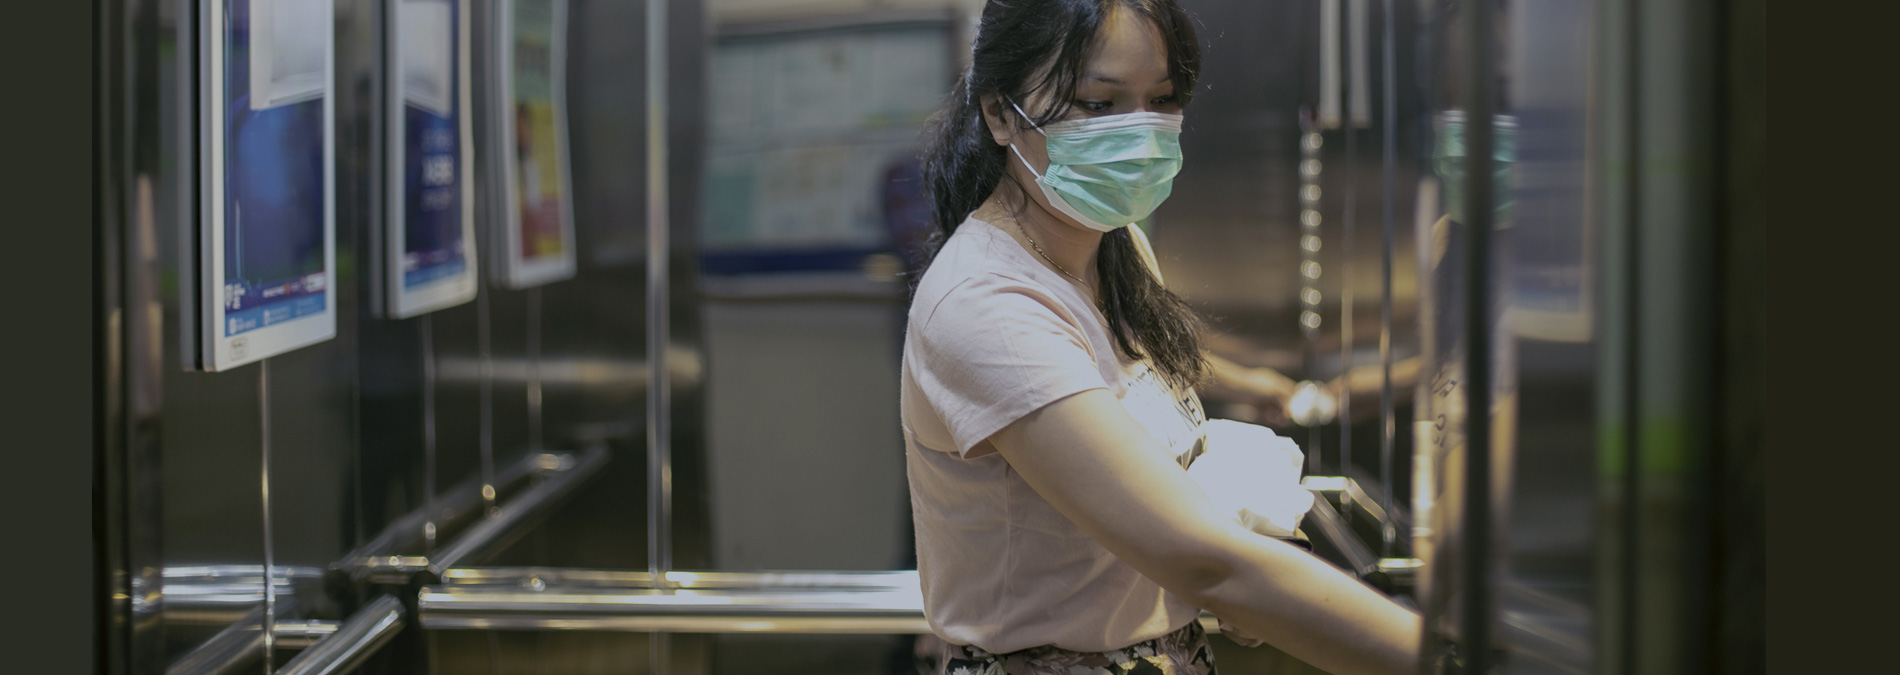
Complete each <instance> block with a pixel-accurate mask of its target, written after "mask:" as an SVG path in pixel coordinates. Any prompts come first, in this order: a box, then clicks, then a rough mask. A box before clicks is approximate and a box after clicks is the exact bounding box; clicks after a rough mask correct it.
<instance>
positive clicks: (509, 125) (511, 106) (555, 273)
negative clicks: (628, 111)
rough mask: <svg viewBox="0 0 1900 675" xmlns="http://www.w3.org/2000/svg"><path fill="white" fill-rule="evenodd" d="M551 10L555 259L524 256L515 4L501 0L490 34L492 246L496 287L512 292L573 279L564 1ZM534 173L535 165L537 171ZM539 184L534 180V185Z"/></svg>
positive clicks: (554, 2) (512, 0)
mask: <svg viewBox="0 0 1900 675" xmlns="http://www.w3.org/2000/svg"><path fill="white" fill-rule="evenodd" d="M548 4H549V5H550V7H551V9H552V10H553V16H552V17H551V23H550V24H549V26H548V33H547V35H546V36H545V37H546V39H547V45H548V52H547V55H546V57H547V73H548V100H547V101H546V103H547V105H548V108H549V110H548V111H547V114H548V115H549V116H550V117H551V118H552V119H551V120H550V122H551V126H552V131H553V134H552V135H553V138H552V139H551V140H552V142H553V146H554V147H553V151H554V152H553V154H554V158H553V164H554V166H553V170H554V173H555V176H556V183H555V184H556V185H558V186H559V189H560V195H559V198H558V201H557V203H556V207H557V208H558V209H559V215H558V220H559V241H560V249H561V250H560V253H559V254H558V255H548V256H531V255H529V251H527V242H526V241H525V240H526V237H524V236H523V226H524V223H525V220H526V219H524V218H523V202H524V200H525V199H526V195H524V192H526V190H524V189H523V186H522V183H523V182H524V180H525V178H527V176H526V173H525V172H524V171H523V168H522V162H521V157H520V155H519V152H518V150H516V148H517V145H518V142H519V133H520V128H519V120H518V117H519V115H518V114H517V113H516V110H517V106H518V104H520V103H522V99H521V98H520V96H518V91H517V87H516V85H517V82H516V70H517V69H518V68H519V66H520V63H519V61H518V59H517V56H518V55H517V53H516V45H517V44H518V43H519V42H520V38H521V37H522V35H521V33H520V30H519V26H518V25H517V23H516V20H515V19H516V14H517V8H518V7H519V6H520V3H519V2H517V0H502V1H501V2H500V3H498V4H497V12H496V18H497V21H496V22H495V25H496V31H495V34H494V40H495V50H494V52H493V53H494V54H495V55H496V59H495V63H496V65H497V67H496V68H495V69H494V71H495V73H494V81H495V87H494V91H495V101H494V103H495V115H494V118H495V124H494V125H493V126H494V145H493V147H494V148H495V151H494V153H493V155H494V157H495V158H496V160H497V161H498V162H499V164H500V166H499V168H498V172H497V175H499V176H500V177H501V179H502V184H503V189H502V190H500V191H499V193H500V197H501V202H502V203H501V204H500V208H499V209H498V211H499V213H500V216H501V217H500V218H498V219H496V221H494V222H496V223H497V224H498V225H499V227H497V228H495V230H496V232H495V235H496V239H497V242H496V243H497V245H498V246H499V248H500V250H501V253H502V255H501V261H502V264H501V265H499V266H498V268H499V270H498V271H499V272H500V274H499V279H498V280H499V281H500V282H501V284H502V285H504V286H506V287H508V288H511V289H523V288H529V287H533V286H540V285H543V284H547V283H551V282H555V281H561V280H563V279H570V278H573V276H574V274H575V272H576V262H575V260H576V254H575V242H574V182H573V177H572V171H571V167H570V166H569V158H570V157H571V155H570V153H569V146H568V122H567V9H568V8H567V1H566V0H548ZM536 170H537V172H539V164H538V163H537V166H536ZM537 181H538V179H537Z"/></svg>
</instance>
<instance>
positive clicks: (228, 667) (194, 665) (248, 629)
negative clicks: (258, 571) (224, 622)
mask: <svg viewBox="0 0 1900 675" xmlns="http://www.w3.org/2000/svg"><path fill="white" fill-rule="evenodd" d="M252 604H253V605H260V604H261V603H259V602H255V601H254V602H253V603H252ZM275 609H276V611H277V612H278V618H279V619H280V620H281V619H282V618H286V617H288V616H291V615H294V614H295V613H296V601H295V600H291V599H288V598H286V599H285V601H284V602H280V603H276V606H275ZM264 630H265V625H264V608H263V607H261V606H258V607H257V608H256V609H253V610H251V611H249V612H246V613H245V614H244V615H243V616H241V617H238V619H237V621H234V622H232V623H231V625H229V626H226V627H225V628H224V630H220V631H218V632H217V634H215V635H212V636H211V637H210V639H207V640H205V641H204V642H202V643H199V645H198V646H197V647H195V648H193V649H192V650H191V651H189V652H186V653H185V654H184V655H183V656H180V657H178V659H177V660H175V661H172V663H171V665H169V666H167V667H166V668H165V675H195V674H200V673H202V674H205V675H213V674H220V673H229V672H234V671H236V670H237V669H238V668H241V667H243V666H246V665H249V664H250V663H251V662H252V661H255V660H257V658H258V657H260V656H263V654H264Z"/></svg>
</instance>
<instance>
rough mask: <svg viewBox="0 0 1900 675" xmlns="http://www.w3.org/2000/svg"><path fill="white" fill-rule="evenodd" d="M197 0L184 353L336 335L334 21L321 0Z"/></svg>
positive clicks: (205, 358) (254, 354) (217, 364)
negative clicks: (195, 157)
mask: <svg viewBox="0 0 1900 675" xmlns="http://www.w3.org/2000/svg"><path fill="white" fill-rule="evenodd" d="M199 9H200V11H199V17H200V20H199V35H200V36H201V39H200V40H199V49H200V53H199V57H200V59H199V82H200V83H202V86H201V87H200V88H199V90H200V93H199V96H200V98H199V109H198V115H197V117H198V123H199V147H198V150H199V153H200V155H199V156H200V160H201V161H200V162H199V171H200V179H201V180H200V184H199V193H200V194H199V209H200V213H199V217H198V219H197V226H198V231H197V244H198V247H199V248H198V260H197V264H196V266H195V267H196V271H197V275H196V276H197V280H198V298H197V302H196V309H197V315H198V316H197V322H196V323H197V327H198V335H197V340H196V342H197V343H198V345H199V351H198V359H197V364H196V365H197V367H198V368H199V369H202V370H208V371H221V370H228V369H231V368H235V367H238V366H242V365H245V364H249V363H252V362H256V361H260V360H263V359H265V358H269V357H271V356H275V355H278V354H282V353H285V352H288V351H292V350H295V349H299V348H302V347H306V346H309V345H312V344H316V343H319V342H323V341H325V340H329V339H331V338H333V337H335V336H336V312H337V296H336V277H337V268H336V131H335V129H336V96H335V93H336V79H335V78H336V75H335V71H336V68H335V58H334V57H335V45H336V35H335V27H334V20H333V18H332V17H333V16H334V6H333V5H332V0H302V1H300V2H299V1H296V0H204V1H203V2H202V3H201V4H200V5H199ZM234 15H235V16H239V17H243V20H244V21H245V24H244V25H243V26H242V27H240V26H238V25H237V20H236V19H234V18H233V16H234ZM309 21H316V22H318V23H319V24H320V27H319V28H317V29H316V30H312V29H311V26H309V25H308V22H309ZM293 26H294V28H293ZM240 28H241V30H242V32H243V34H244V37H243V40H242V45H240V44H239V40H238V39H237V34H238V32H239V30H240ZM284 37H290V38H292V39H290V40H284V41H283V42H284V44H278V42H279V41H280V38H284ZM240 88H241V91H239V92H238V93H235V95H232V94H233V92H234V90H239V89H240ZM257 88H261V89H263V90H262V91H257V90H255V89H257ZM312 106H315V107H314V108H313V107H312ZM317 110H320V111H321V114H320V120H318V119H316V118H318V117H319V116H318V115H316V114H314V113H315V112H316V111H317ZM316 153H320V156H321V161H320V168H317V167H316V166H315V164H316V163H313V162H311V161H310V160H311V159H312V157H311V155H313V154H316ZM313 173H315V174H320V178H319V177H318V176H313V175H311V174H313ZM319 180H320V182H321V183H322V188H321V190H320V191H319V190H312V189H310V188H311V187H313V183H315V182H317V181H319ZM318 192H320V195H318V194H316V193H318ZM312 198H314V200H313V199H312ZM310 201H315V202H316V204H315V205H314V206H312V205H311V204H310V203H309V202H310ZM246 204H251V205H252V206H251V212H252V216H253V218H254V219H256V220H261V221H262V224H263V225H262V227H259V226H255V225H249V223H248V222H247V221H246V219H245V217H244V209H245V205H246ZM313 210H314V211H318V212H319V215H317V217H314V218H313V217H312V215H313V214H312V213H311V211H313ZM260 212H261V216H260V215H259V214H260ZM247 232H249V233H250V235H251V238H252V240H253V241H254V242H255V243H253V244H247V243H246V242H245V235H246V233H247ZM299 237H301V238H299ZM318 247H320V248H321V249H322V253H321V259H322V263H321V268H320V269H309V268H311V267H312V264H311V263H312V262H314V260H313V258H314V257H315V249H316V248H318ZM227 254H229V255H231V256H232V257H233V260H230V261H228V260H226V255H227ZM270 254H276V255H275V256H272V255H270ZM233 261H235V262H233ZM247 263H249V264H250V265H251V266H252V267H253V268H256V269H248V270H247V269H246V265H247Z"/></svg>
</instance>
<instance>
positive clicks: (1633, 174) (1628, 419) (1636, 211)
mask: <svg viewBox="0 0 1900 675" xmlns="http://www.w3.org/2000/svg"><path fill="white" fill-rule="evenodd" d="M1623 11H1625V13H1623V17H1621V19H1623V40H1626V42H1625V48H1623V49H1619V51H1621V53H1623V63H1621V67H1623V68H1621V70H1623V72H1621V76H1623V82H1621V86H1623V95H1625V99H1623V103H1625V108H1623V110H1617V112H1621V116H1623V125H1625V129H1623V139H1621V141H1623V148H1621V150H1623V169H1625V184H1623V188H1625V194H1623V222H1621V226H1619V230H1621V232H1623V241H1621V243H1623V251H1621V255H1623V260H1625V270H1623V293H1621V308H1619V314H1621V321H1623V331H1619V333H1621V335H1619V338H1621V340H1623V363H1619V365H1621V371H1623V373H1621V376H1623V392H1621V397H1619V403H1621V405H1619V407H1621V411H1619V415H1621V416H1623V428H1621V445H1623V447H1621V460H1623V475H1619V477H1621V481H1623V492H1621V498H1623V504H1619V513H1617V515H1619V529H1621V532H1619V534H1621V536H1619V538H1621V542H1619V544H1621V551H1619V559H1617V574H1619V576H1621V578H1619V584H1617V595H1619V605H1621V607H1619V610H1621V616H1617V618H1615V624H1613V626H1615V631H1617V643H1619V652H1617V654H1615V662H1617V665H1619V669H1617V671H1621V673H1636V667H1638V664H1640V658H1638V654H1640V650H1638V639H1640V635H1642V631H1640V627H1638V624H1640V620H1638V610H1636V607H1638V599H1640V597H1642V595H1640V584H1638V582H1640V567H1638V555H1636V553H1638V550H1640V544H1642V536H1640V527H1642V521H1640V517H1638V515H1640V511H1642V510H1640V506H1642V466H1640V458H1642V453H1640V451H1642V426H1644V424H1642V329H1640V323H1642V268H1644V264H1642V243H1640V236H1638V234H1640V232H1642V228H1640V226H1638V222H1642V181H1644V171H1642V164H1644V162H1642V57H1640V55H1642V2H1623Z"/></svg>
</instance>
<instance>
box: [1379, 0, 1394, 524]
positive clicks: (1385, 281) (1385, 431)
mask: <svg viewBox="0 0 1900 675" xmlns="http://www.w3.org/2000/svg"><path fill="white" fill-rule="evenodd" d="M1383 5H1384V8H1383V9H1384V12H1383V13H1384V21H1383V24H1384V25H1383V26H1382V27H1383V29H1384V30H1383V31H1382V32H1381V33H1382V34H1381V38H1380V42H1381V43H1382V44H1381V45H1380V61H1381V72H1380V73H1379V75H1380V79H1381V80H1382V81H1383V87H1382V89H1383V93H1384V98H1385V100H1384V105H1383V106H1382V107H1383V108H1384V110H1382V111H1381V115H1382V117H1383V118H1384V119H1383V120H1381V121H1382V124H1381V133H1382V135H1383V136H1384V138H1382V139H1381V140H1382V141H1383V143H1382V144H1383V145H1384V146H1385V147H1384V153H1383V155H1382V157H1381V158H1380V162H1379V164H1380V175H1381V176H1382V177H1383V178H1384V181H1383V185H1382V186H1381V189H1380V192H1381V195H1380V196H1381V202H1383V208H1382V209H1381V211H1382V213H1381V214H1380V220H1381V221H1382V223H1381V224H1382V228H1381V229H1382V230H1383V231H1384V237H1383V239H1384V246H1382V247H1381V248H1380V256H1379V486H1380V488H1379V499H1380V500H1381V505H1382V506H1384V507H1385V512H1386V517H1385V522H1384V523H1382V524H1381V525H1380V528H1379V532H1380V535H1379V536H1380V539H1381V541H1382V546H1381V548H1380V555H1381V556H1383V557H1387V558H1390V557H1392V554H1393V551H1392V545H1393V542H1394V541H1395V540H1397V539H1398V526H1397V525H1395V524H1394V523H1393V518H1392V514H1393V513H1396V512H1397V510H1396V509H1395V508H1394V505H1393V503H1392V445H1393V442H1394V439H1395V436H1396V434H1397V433H1398V429H1397V427H1395V426H1394V425H1395V424H1396V423H1397V422H1396V421H1395V419H1394V416H1395V414H1396V412H1395V410H1394V402H1393V400H1392V256H1393V253H1394V251H1393V247H1394V246H1395V243H1394V242H1395V240H1396V238H1397V237H1398V230H1397V225H1396V224H1395V218H1397V215H1398V214H1397V213H1396V212H1395V203H1396V200H1397V199H1398V175H1397V174H1396V173H1395V172H1396V171H1398V147H1399V146H1398V142H1399V140H1398V78H1397V75H1396V73H1397V72H1398V66H1397V57H1396V55H1395V53H1396V52H1397V51H1398V38H1397V37H1396V30H1397V29H1396V28H1395V27H1394V25H1393V24H1395V23H1396V22H1397V21H1398V15H1397V14H1396V13H1395V12H1394V11H1393V10H1392V0H1383Z"/></svg>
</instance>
